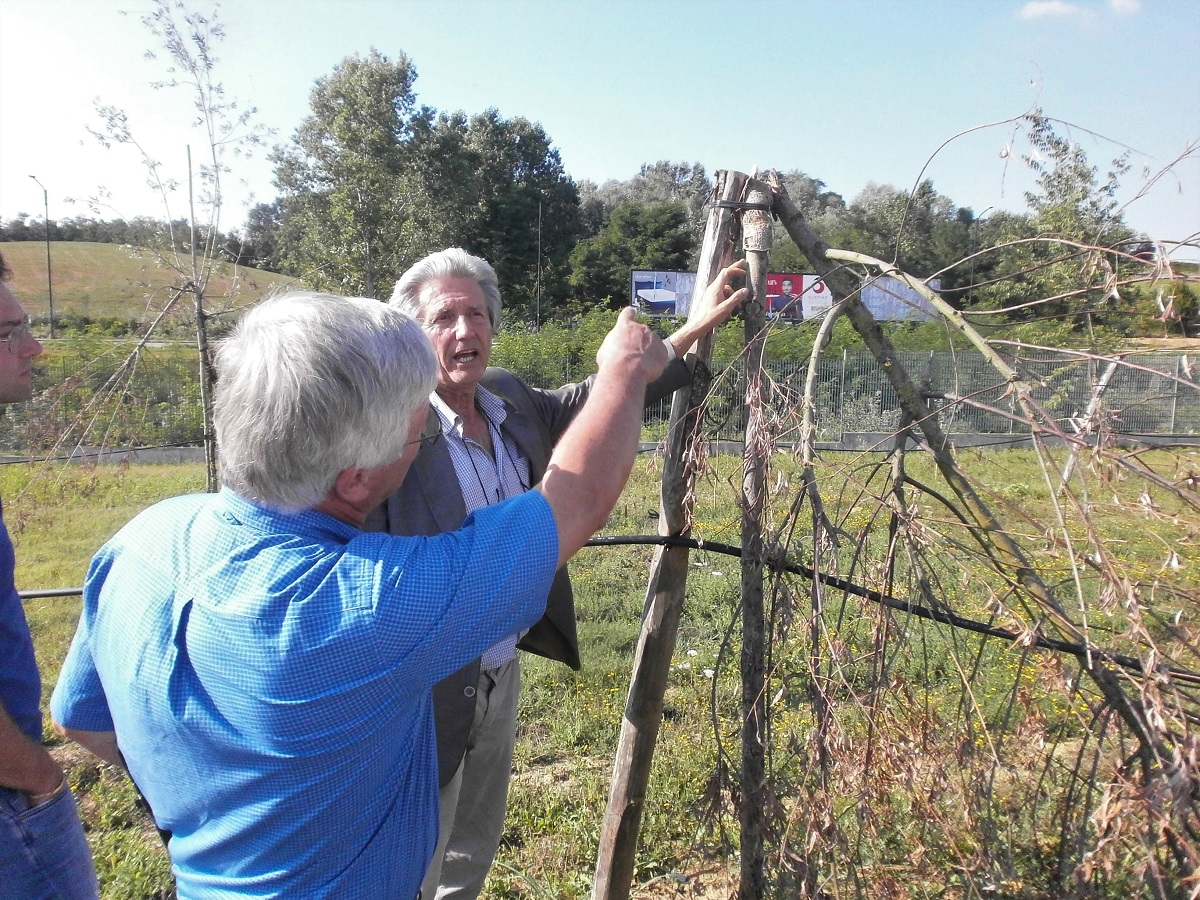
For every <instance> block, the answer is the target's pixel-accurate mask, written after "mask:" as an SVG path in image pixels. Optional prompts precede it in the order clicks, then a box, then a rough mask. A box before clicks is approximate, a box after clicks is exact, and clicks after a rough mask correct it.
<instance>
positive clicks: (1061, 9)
mask: <svg viewBox="0 0 1200 900" xmlns="http://www.w3.org/2000/svg"><path fill="white" fill-rule="evenodd" d="M1113 2H1114V3H1121V2H1137V0H1113ZM1081 12H1083V10H1082V9H1081V8H1080V7H1079V6H1077V5H1076V4H1074V3H1066V2H1065V0H1029V2H1028V3H1026V4H1025V5H1024V6H1022V7H1021V12H1020V16H1021V18H1022V19H1042V18H1045V17H1047V16H1073V15H1078V14H1079V13H1081Z"/></svg>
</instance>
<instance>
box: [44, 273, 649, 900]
mask: <svg viewBox="0 0 1200 900" xmlns="http://www.w3.org/2000/svg"><path fill="white" fill-rule="evenodd" d="M597 362H598V364H599V374H598V376H597V381H596V387H595V390H593V392H592V398H591V401H590V402H589V404H588V407H587V408H586V409H585V410H584V411H583V412H582V413H581V414H580V416H579V418H578V419H577V421H576V423H575V427H574V428H572V429H571V431H570V432H569V433H568V434H567V435H566V436H565V437H564V439H563V441H562V442H561V444H560V446H559V448H558V450H557V451H556V452H555V454H554V457H553V459H551V460H550V466H549V468H548V469H547V471H546V475H545V477H544V478H543V479H542V482H541V484H540V485H538V487H537V489H536V490H535V491H531V492H530V493H528V494H523V495H522V496H521V497H518V498H514V499H513V501H512V502H510V503H504V504H499V505H497V506H494V507H491V508H489V509H487V510H481V511H480V513H479V514H478V515H477V516H474V517H472V518H471V519H470V520H468V521H466V522H464V523H462V527H461V528H459V529H458V530H456V531H454V532H452V533H449V534H443V535H439V536H437V537H431V538H402V537H391V536H388V535H385V534H379V533H373V534H367V533H364V532H363V531H361V530H360V528H361V526H362V524H363V522H364V520H365V518H366V516H367V513H368V512H369V511H370V510H372V509H373V508H374V507H376V506H377V505H378V504H379V503H380V502H381V501H382V500H383V499H384V498H385V497H387V496H388V495H389V494H390V493H391V492H392V491H394V490H395V488H396V487H397V486H398V485H399V484H400V482H401V481H402V480H403V478H404V475H405V472H406V471H407V469H408V467H409V465H410V464H411V462H412V460H413V457H414V456H415V455H416V453H417V450H418V448H419V447H420V445H421V444H422V443H423V442H424V441H425V440H427V437H426V436H425V435H423V434H422V429H423V427H424V425H425V422H426V405H427V402H428V396H429V392H430V391H431V390H432V389H433V385H434V380H435V360H434V357H433V354H432V352H431V350H430V346H429V342H428V340H427V339H426V337H425V335H424V334H423V333H422V331H421V329H420V327H419V326H418V325H417V324H416V323H415V322H414V321H413V320H412V319H410V318H409V317H408V316H406V315H404V314H403V313H402V312H400V311H399V310H396V309H394V308H391V307H388V306H385V305H384V304H381V303H379V302H377V301H374V300H364V299H344V298H337V297H332V296H326V295H318V294H309V293H299V294H290V295H285V296H282V297H278V298H275V299H272V300H268V301H266V302H264V303H263V304H261V305H260V306H259V307H258V308H257V309H255V310H253V311H252V312H250V313H249V314H247V315H246V316H245V317H244V318H243V320H242V321H241V323H240V324H239V325H238V326H237V328H236V329H235V331H234V332H233V334H232V335H231V337H229V338H228V339H227V340H225V341H224V342H223V343H222V344H221V345H220V347H219V349H218V351H217V359H216V365H217V373H218V376H219V380H218V384H217V393H216V400H215V421H216V428H217V437H218V441H219V447H220V468H221V475H222V479H223V481H224V487H223V489H222V491H221V493H220V494H216V495H199V496H189V497H179V498H175V499H173V500H167V501H165V502H163V503H159V504H157V505H155V506H153V507H151V508H150V509H149V510H146V511H145V512H143V513H142V514H140V515H139V516H138V517H137V518H135V519H134V520H133V521H132V522H131V523H129V524H128V525H126V526H125V527H124V528H123V529H121V531H120V532H118V534H117V535H116V536H115V537H114V538H113V539H112V540H110V541H109V542H108V543H107V544H106V545H105V546H104V547H103V548H102V549H101V550H100V552H99V553H98V554H97V555H96V557H95V559H94V560H93V561H92V566H91V568H90V570H89V572H88V577H87V581H86V584H85V588H84V610H83V615H82V617H81V619H80V624H79V630H78V632H77V634H76V636H75V639H74V641H73V642H72V645H71V649H70V652H69V653H68V656H67V660H66V662H65V664H64V666H63V671H62V675H61V677H60V680H59V683H58V687H57V688H56V690H55V693H54V698H53V701H52V705H51V709H52V713H53V715H54V718H55V721H56V722H57V723H58V725H59V727H60V728H61V729H62V730H63V731H64V733H65V734H67V735H68V736H69V737H72V738H74V739H75V740H77V741H79V742H80V743H81V744H83V745H84V746H86V747H88V748H89V749H91V750H92V751H93V752H95V753H97V754H98V755H100V756H102V757H103V758H104V759H106V760H108V761H110V762H112V763H116V764H122V763H123V764H126V765H127V767H128V769H129V772H130V774H131V776H132V777H133V779H134V781H135V782H136V783H137V785H138V787H139V788H140V789H141V790H142V792H143V793H144V794H145V796H146V799H147V800H148V802H149V804H150V807H151V809H152V810H153V812H154V817H155V820H156V822H157V824H158V826H159V828H160V829H163V830H164V831H166V832H169V834H170V836H169V839H168V850H169V851H170V854H171V859H172V863H173V871H174V873H175V876H176V881H177V887H178V891H179V895H180V897H183V898H188V897H199V896H204V897H227V896H238V897H248V896H254V897H267V896H271V897H303V898H306V900H309V898H320V897H344V898H366V897H387V898H408V897H413V896H416V894H417V892H418V888H419V886H420V881H421V875H422V874H423V872H424V871H425V868H426V866H427V864H428V862H429V859H430V856H431V854H432V853H433V849H434V845H435V842H436V838H437V799H438V797H437V772H436V757H435V743H434V733H433V728H434V725H433V706H432V695H431V688H432V686H433V684H434V683H435V682H436V681H437V680H439V679H440V678H443V677H445V676H446V675H448V674H449V673H450V672H451V671H453V670H454V669H456V668H458V667H459V666H461V665H463V664H464V663H465V662H467V661H468V660H469V659H471V658H473V657H475V656H478V655H479V654H480V653H481V652H482V651H483V649H484V648H485V647H486V646H487V645H488V644H489V643H491V642H493V641H495V640H496V639H498V638H499V637H500V636H502V635H504V634H507V633H511V632H512V631H514V630H518V629H521V628H524V627H528V626H529V625H530V624H532V623H533V622H534V621H536V620H537V619H538V617H540V616H541V615H542V613H543V611H544V608H545V595H546V591H547V590H548V588H549V585H550V581H551V579H552V578H553V575H554V571H555V569H556V568H557V567H558V566H559V565H561V564H562V563H564V562H565V561H566V560H567V559H568V558H569V557H570V556H571V555H572V554H574V553H575V552H576V551H577V550H578V549H579V548H580V547H581V546H583V544H584V542H585V541H586V540H587V539H588V537H589V536H590V535H591V534H592V533H593V532H594V531H595V530H596V529H597V528H599V527H600V526H601V525H602V524H603V522H604V520H605V518H606V516H607V515H608V513H609V512H610V511H611V509H612V507H613V505H614V504H615V503H616V500H617V498H618V496H619V495H620V492H621V489H622V488H623V486H624V484H625V480H626V479H627V478H628V475H629V471H630V470H631V468H632V465H633V459H634V455H635V452H636V448H637V439H638V432H639V430H640V426H641V414H640V403H639V402H638V401H637V399H634V398H637V397H640V396H641V393H642V392H643V391H644V390H645V386H646V384H647V382H649V381H650V380H652V379H653V378H655V377H656V376H657V375H658V374H659V373H660V372H661V371H662V368H663V366H664V365H665V364H666V350H665V348H664V347H663V345H662V342H661V341H659V340H658V339H657V338H656V337H654V336H653V335H652V334H650V333H649V332H648V331H647V330H646V329H645V328H643V327H642V326H640V325H638V324H637V323H636V322H634V321H633V320H632V318H631V317H630V316H628V315H626V316H623V317H622V319H621V320H620V321H619V322H618V323H617V325H616V327H615V328H614V329H613V330H612V332H611V333H610V334H609V335H608V337H607V338H606V339H605V341H604V344H603V345H602V347H601V348H600V351H599V353H598V354H597ZM397 423H401V425H400V427H397Z"/></svg>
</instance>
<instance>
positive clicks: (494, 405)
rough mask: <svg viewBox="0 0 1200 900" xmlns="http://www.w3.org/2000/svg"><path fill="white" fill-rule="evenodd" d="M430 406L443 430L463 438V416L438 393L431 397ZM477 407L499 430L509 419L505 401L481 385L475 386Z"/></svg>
mask: <svg viewBox="0 0 1200 900" xmlns="http://www.w3.org/2000/svg"><path fill="white" fill-rule="evenodd" d="M429 405H430V406H432V407H433V409H434V411H435V412H436V413H437V414H438V418H439V419H441V420H442V428H443V430H445V431H451V430H453V431H454V433H455V434H457V435H458V436H459V437H462V433H463V432H462V428H463V420H462V416H460V415H459V414H458V413H456V412H455V411H454V410H453V409H451V408H450V405H449V404H448V403H446V401H445V400H443V399H442V398H441V397H440V396H438V394H437V392H436V391H434V392H433V393H432V394H430V395H429ZM475 405H476V406H478V407H479V411H480V412H482V413H483V417H484V418H485V419H487V420H488V423H489V424H490V425H491V426H492V427H493V428H496V429H499V428H500V426H501V425H503V424H504V420H505V419H507V418H508V407H506V406H505V405H504V401H503V400H501V399H500V398H499V397H497V396H496V395H495V394H493V393H492V392H491V391H489V390H488V389H487V388H485V387H484V386H483V385H481V384H477V385H475Z"/></svg>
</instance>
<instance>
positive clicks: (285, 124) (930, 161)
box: [0, 0, 1200, 258]
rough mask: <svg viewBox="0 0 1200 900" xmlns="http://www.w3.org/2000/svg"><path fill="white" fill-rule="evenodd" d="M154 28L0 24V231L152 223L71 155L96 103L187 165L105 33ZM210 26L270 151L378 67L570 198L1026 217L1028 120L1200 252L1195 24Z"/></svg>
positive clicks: (268, 6)
mask: <svg viewBox="0 0 1200 900" xmlns="http://www.w3.org/2000/svg"><path fill="white" fill-rule="evenodd" d="M192 5H194V6H196V7H197V8H201V9H208V8H211V3H195V2H193V3H192ZM148 6H149V4H148V3H146V2H145V0H0V217H3V218H9V217H11V216H14V215H16V214H17V213H19V212H25V213H30V214H34V215H40V213H41V210H42V193H41V189H40V188H38V187H37V185H36V184H34V183H33V182H32V181H31V180H30V179H29V177H28V176H29V175H31V174H33V175H36V176H37V177H38V178H39V180H40V181H41V182H42V183H43V184H45V185H46V187H47V188H48V189H49V193H50V215H51V217H52V218H59V217H63V216H69V215H80V214H85V213H86V212H87V210H86V207H85V206H82V205H74V206H71V205H68V204H67V203H66V198H68V197H75V198H86V197H88V196H92V195H95V194H96V192H97V189H98V188H99V187H100V186H105V187H107V189H108V190H109V191H110V192H111V197H112V202H111V206H112V209H113V212H112V213H111V214H115V213H116V212H120V213H121V214H124V215H137V214H147V215H157V216H161V215H162V214H163V206H162V204H161V202H160V201H159V200H157V199H156V198H155V196H154V195H153V194H152V193H151V192H150V191H149V190H148V189H146V187H145V186H144V178H143V177H142V170H141V168H140V166H139V164H138V162H137V159H136V157H135V156H134V155H133V154H132V153H131V152H129V151H128V149H127V148H113V149H110V150H104V149H103V148H101V147H99V146H98V145H97V144H96V142H95V141H94V140H93V139H92V138H91V137H90V136H89V135H88V134H87V133H86V130H85V126H86V125H88V124H95V123H96V121H97V119H96V116H95V113H94V111H93V108H92V104H93V98H96V97H99V98H100V99H101V100H102V101H104V102H105V103H110V104H114V105H117V106H120V107H122V108H124V109H125V110H126V112H127V113H128V114H129V118H130V123H131V126H132V128H133V130H134V133H135V135H137V136H138V138H139V140H141V141H143V142H144V144H145V145H146V146H147V148H148V150H149V151H150V152H151V154H152V155H154V156H155V157H157V158H159V159H160V160H162V161H163V163H164V167H165V168H166V169H167V170H168V171H169V172H170V173H172V174H174V175H175V176H176V177H183V174H184V172H185V171H186V170H185V164H184V160H185V149H184V148H185V146H186V144H187V143H188V142H189V140H190V141H191V143H192V145H193V154H198V153H199V150H200V148H201V146H202V142H201V141H200V140H199V138H198V137H197V136H196V135H195V134H192V135H191V136H189V134H188V132H187V129H186V128H185V127H184V126H185V125H186V123H187V122H188V120H189V117H190V110H189V108H188V105H187V101H186V98H185V97H184V95H182V94H179V93H172V92H169V91H158V92H155V91H153V90H151V89H150V88H149V87H148V84H149V82H150V81H152V80H155V79H158V78H161V77H162V68H161V64H159V63H155V62H150V61H146V60H145V59H143V53H144V51H145V50H146V49H147V48H148V47H150V46H151V45H152V39H151V38H150V36H149V34H148V33H147V32H146V31H145V30H144V28H143V27H142V25H141V24H140V22H139V21H138V19H137V17H136V15H121V14H120V11H121V10H130V11H132V12H134V13H136V12H137V11H138V10H144V9H146V8H148ZM220 18H221V20H222V21H223V22H224V24H225V27H226V31H227V33H228V37H227V39H226V40H225V41H224V42H223V43H222V44H221V46H220V61H219V63H218V75H219V78H220V80H221V81H222V82H223V83H224V85H225V88H226V91H227V93H228V95H229V96H231V97H233V98H235V99H238V100H239V101H241V102H242V103H243V105H253V106H256V107H257V108H258V110H259V114H258V118H259V121H261V122H263V123H264V124H266V125H269V126H271V127H274V128H276V129H277V135H276V140H278V141H282V140H286V139H287V138H288V137H289V136H290V135H291V133H292V131H293V130H294V129H295V127H296V126H297V125H298V124H299V123H300V121H301V119H302V118H303V117H304V115H305V114H306V112H307V108H308V107H307V101H308V94H309V91H310V89H311V87H312V84H313V82H314V80H315V79H317V78H319V77H321V76H324V75H328V74H329V73H330V72H331V71H332V70H333V67H334V66H335V65H336V64H337V63H338V62H339V61H340V60H342V59H343V58H344V57H346V56H348V55H353V54H365V53H366V52H367V51H368V50H369V49H370V48H371V47H375V48H377V49H378V50H380V51H381V52H382V53H384V54H385V55H388V56H390V57H393V58H394V57H395V55H396V54H397V52H399V51H402V52H404V53H406V54H408V56H409V57H410V58H411V59H412V60H413V62H414V63H415V65H416V68H417V72H418V79H417V82H416V92H417V98H418V102H420V103H426V104H429V105H431V106H433V107H436V108H438V109H440V110H446V111H450V110H459V109H461V110H465V111H466V112H467V113H476V112H480V111H482V110H484V109H486V108H488V107H496V108H497V109H499V111H500V113H501V114H502V115H504V116H506V117H516V116H524V117H526V118H528V119H531V120H534V121H537V122H540V123H541V125H542V126H543V128H544V129H545V130H546V132H547V134H549V136H550V138H551V140H552V141H553V143H554V145H555V146H556V147H557V148H558V150H559V151H560V153H561V155H562V159H563V163H564V165H565V167H566V170H567V171H568V172H569V173H570V174H571V175H572V177H574V178H575V179H577V180H582V179H589V180H592V181H596V182H603V181H604V180H606V179H610V178H619V179H623V178H629V177H631V176H633V175H634V174H636V172H637V170H638V167H639V166H640V165H641V164H642V163H644V162H654V161H656V160H660V159H670V160H673V161H686V162H700V163H702V164H703V165H704V166H705V167H706V168H707V169H708V171H709V173H710V174H711V173H712V172H713V171H714V170H716V169H739V170H742V171H750V170H751V169H752V168H753V167H755V166H759V167H760V168H762V169H767V168H776V169H780V170H788V169H793V168H797V169H800V170H802V171H804V172H806V173H807V174H808V175H810V176H812V177H814V178H819V179H821V180H822V181H824V182H825V183H826V185H827V186H828V187H829V188H830V189H831V190H835V191H837V192H839V193H841V194H842V195H843V196H845V197H846V199H847V200H850V199H852V198H853V197H854V196H855V195H856V194H857V193H858V192H859V191H860V190H862V188H863V187H864V186H865V185H866V184H868V183H869V182H877V183H886V184H892V185H895V186H897V187H902V188H910V187H911V186H912V185H913V184H914V183H915V182H916V181H917V180H918V179H919V178H920V177H922V169H923V167H927V168H925V171H924V177H928V178H931V179H932V180H933V182H934V186H935V187H936V188H937V190H938V191H939V192H940V193H942V194H943V195H945V196H948V197H949V198H950V199H951V200H953V201H954V202H955V203H957V204H959V205H961V206H969V207H971V208H973V209H974V210H975V212H976V214H982V213H984V212H985V210H988V209H989V208H998V209H1022V208H1023V207H1024V203H1023V198H1022V192H1023V190H1025V189H1027V188H1028V187H1029V185H1030V181H1029V178H1028V175H1027V174H1026V173H1025V172H1024V171H1023V167H1022V165H1021V164H1020V162H1019V160H1018V159H1017V155H1019V154H1020V153H1021V152H1024V150H1025V146H1024V143H1023V141H1022V131H1021V129H1020V128H1019V127H1018V126H1017V125H1016V124H1014V123H1013V122H1012V121H1008V120H1012V119H1014V118H1015V117H1019V116H1020V115H1021V114H1023V113H1025V112H1026V111H1027V110H1029V109H1030V108H1031V107H1033V106H1035V105H1040V106H1041V107H1042V108H1043V110H1044V111H1045V113H1046V114H1047V115H1049V116H1051V117H1054V118H1056V119H1060V120H1063V121H1065V122H1068V123H1070V124H1071V126H1072V127H1071V128H1070V134H1071V136H1072V137H1073V138H1075V139H1076V140H1078V141H1079V142H1080V143H1081V144H1082V145H1083V147H1084V149H1085V150H1086V151H1087V153H1088V156H1089V158H1090V160H1091V162H1092V163H1093V164H1094V165H1097V166H1098V167H1100V169H1101V170H1102V171H1103V170H1104V169H1105V168H1106V166H1107V163H1108V162H1109V160H1111V159H1112V158H1113V157H1114V156H1116V155H1118V154H1119V153H1121V152H1123V151H1124V150H1126V149H1128V150H1129V151H1130V153H1131V157H1130V158H1131V162H1132V163H1133V165H1134V168H1133V171H1132V172H1131V173H1130V174H1129V175H1128V176H1126V179H1125V184H1126V191H1125V195H1124V197H1123V199H1124V200H1132V201H1133V202H1132V203H1131V205H1130V206H1129V208H1128V210H1127V212H1126V220H1127V221H1128V222H1129V224H1131V225H1132V226H1133V227H1135V228H1137V229H1139V230H1142V231H1145V232H1147V233H1149V234H1150V235H1151V236H1152V237H1155V238H1158V239H1162V240H1173V241H1179V240H1186V239H1189V238H1190V239H1191V240H1193V241H1195V240H1196V239H1197V238H1196V235H1197V232H1200V148H1197V142H1198V141H1200V0H924V2H916V0H842V2H834V0H791V2H775V0H734V2H726V0H657V2H654V0H640V2H630V0H598V2H593V0H475V2H466V0H441V2H434V0H336V2H328V0H227V2H225V3H223V4H221V6H220ZM980 126H986V127H980ZM969 129H977V130H975V131H972V132H971V133H970V134H968V135H966V136H964V137H960V138H958V139H956V140H953V141H951V143H950V144H949V145H948V146H946V147H944V148H942V149H940V150H939V147H940V146H941V145H942V144H943V143H945V142H946V141H948V140H950V139H951V138H954V136H955V135H956V134H959V133H961V132H964V131H967V130H969ZM1007 146H1011V147H1012V151H1013V154H1012V155H1010V156H1009V157H1008V159H1007V160H1006V159H1005V158H1004V152H1005V148H1006V147H1007ZM1189 146H1190V147H1192V148H1193V150H1192V153H1191V155H1190V156H1188V157H1187V158H1186V159H1184V160H1183V161H1182V162H1180V163H1179V164H1178V165H1177V166H1176V167H1175V169H1174V172H1173V174H1170V175H1167V176H1164V177H1162V178H1161V179H1159V181H1158V182H1157V183H1156V184H1154V185H1151V186H1147V181H1146V179H1147V178H1149V177H1153V176H1154V175H1155V174H1157V173H1158V172H1160V170H1161V169H1162V168H1163V167H1164V166H1166V165H1168V164H1169V163H1171V162H1172V161H1173V160H1175V159H1176V158H1177V157H1179V156H1180V155H1181V154H1184V153H1185V152H1187V151H1188V148H1189ZM233 164H234V167H235V172H234V178H235V183H234V184H232V185H231V186H230V187H231V190H230V195H229V201H230V203H229V205H228V207H227V213H226V215H225V218H224V221H223V224H224V225H225V226H232V225H235V224H237V222H239V221H240V220H241V218H242V216H243V215H244V209H245V204H246V203H247V202H249V200H250V199H252V200H253V201H256V202H257V201H264V200H270V199H272V198H273V197H274V195H275V191H274V187H273V186H272V184H271V170H270V165H269V164H268V162H267V160H266V154H265V153H262V152H260V153H259V154H258V156H257V158H256V159H252V160H249V161H234V163H233ZM237 182H246V184H245V185H242V184H240V183H237ZM1143 189H1145V194H1144V196H1141V197H1140V198H1137V199H1134V198H1135V195H1136V194H1138V192H1139V191H1141V190H1143ZM185 203H186V199H185V196H183V195H181V196H179V197H176V198H174V199H173V200H172V204H173V206H172V210H171V211H172V214H174V215H182V214H183V212H184V210H185V208H186V206H185ZM1184 255H1186V256H1187V257H1190V258H1196V257H1200V252H1196V251H1192V252H1190V253H1187V254H1184Z"/></svg>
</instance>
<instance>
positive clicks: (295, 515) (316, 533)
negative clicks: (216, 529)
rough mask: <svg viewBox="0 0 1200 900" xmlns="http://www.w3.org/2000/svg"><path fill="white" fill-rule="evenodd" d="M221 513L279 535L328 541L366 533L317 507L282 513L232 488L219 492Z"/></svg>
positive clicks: (341, 540)
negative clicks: (293, 535)
mask: <svg viewBox="0 0 1200 900" xmlns="http://www.w3.org/2000/svg"><path fill="white" fill-rule="evenodd" d="M217 498H218V499H217V507H218V510H219V511H220V512H222V513H223V514H225V515H226V516H228V517H230V518H231V519H233V520H234V521H236V522H240V523H241V524H243V525H247V526H249V527H251V528H254V529H255V530H258V531H264V532H271V533H274V534H278V533H280V532H282V533H285V534H296V535H300V536H302V537H310V538H317V539H320V540H324V541H330V540H332V541H337V542H342V543H344V542H346V541H349V540H352V539H353V538H355V537H357V536H358V535H360V534H362V531H361V529H359V528H357V527H355V526H354V525H351V524H349V523H348V522H343V521H341V520H340V519H335V518H334V517H333V516H331V515H329V514H328V513H323V512H320V511H319V510H315V509H305V510H301V511H300V512H281V511H280V510H277V509H272V508H271V507H269V506H266V505H264V504H262V503H259V502H258V501H256V500H250V499H247V498H246V497H243V496H241V495H240V494H237V493H234V492H233V491H232V490H231V489H229V488H227V487H226V488H221V492H220V494H218V495H217Z"/></svg>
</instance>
